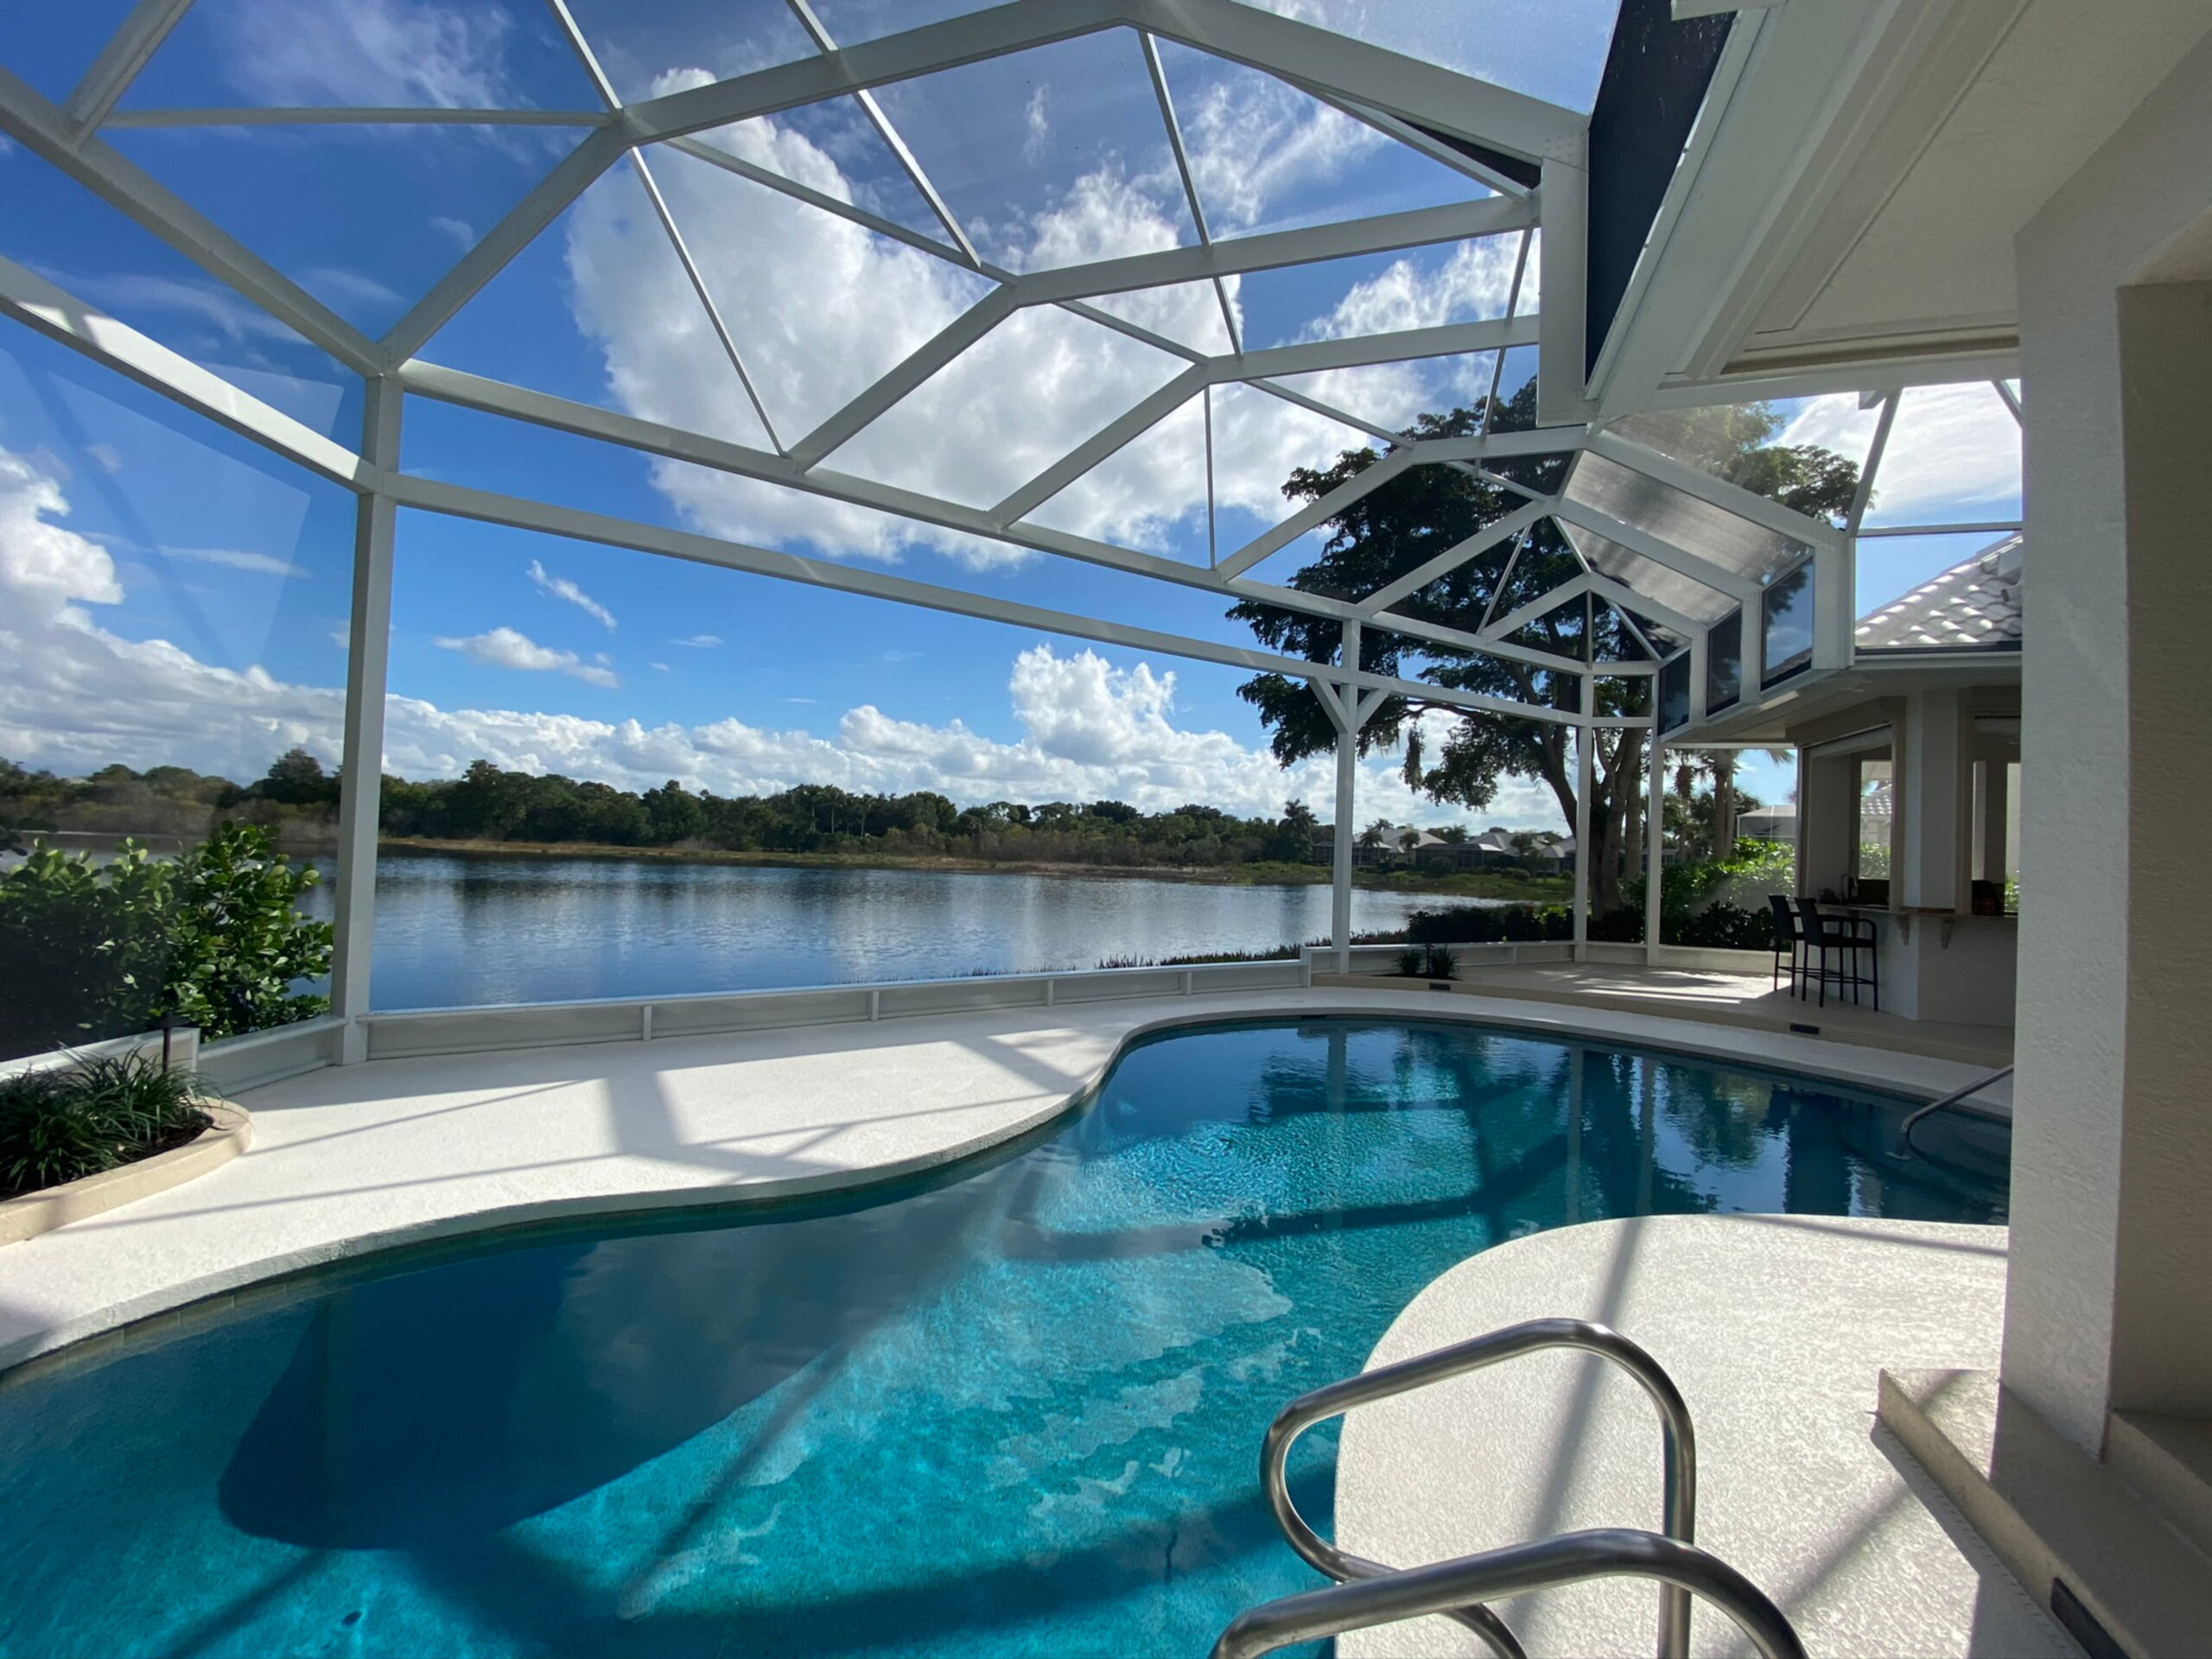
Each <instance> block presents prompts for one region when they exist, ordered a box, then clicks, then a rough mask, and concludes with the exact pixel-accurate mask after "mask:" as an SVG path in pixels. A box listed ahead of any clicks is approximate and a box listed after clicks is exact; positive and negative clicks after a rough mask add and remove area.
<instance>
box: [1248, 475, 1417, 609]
mask: <svg viewBox="0 0 2212 1659" xmlns="http://www.w3.org/2000/svg"><path fill="white" fill-rule="evenodd" d="M1413 462H1414V455H1413V451H1412V450H1410V449H1393V450H1392V451H1391V452H1390V453H1389V454H1387V455H1385V456H1383V458H1382V459H1381V460H1380V461H1376V463H1375V464H1374V465H1373V466H1371V467H1363V468H1361V469H1360V470H1359V471H1358V472H1357V473H1355V474H1352V475H1351V477H1350V478H1348V479H1346V480H1344V482H1343V483H1341V484H1339V485H1338V486H1337V487H1336V488H1335V489H1333V490H1331V491H1329V492H1328V493H1325V494H1324V495H1321V496H1318V497H1316V498H1315V499H1313V500H1312V501H1309V502H1307V503H1306V505H1304V506H1302V507H1300V509H1299V510H1298V511H1297V512H1294V513H1292V514H1291V515H1290V517H1289V518H1286V519H1284V520H1283V521H1282V522H1281V524H1277V525H1276V526H1275V527H1274V529H1273V530H1268V531H1262V532H1261V533H1260V534H1259V535H1257V536H1255V537H1253V538H1252V539H1251V540H1250V541H1249V542H1247V543H1244V545H1243V546H1242V547H1240V548H1238V549H1237V550H1236V551H1235V552H1234V553H1231V554H1230V556H1228V557H1227V558H1225V559H1224V560H1222V561H1221V563H1219V565H1217V567H1216V568H1217V569H1219V570H1220V572H1221V574H1222V575H1224V576H1232V577H1233V576H1240V575H1243V574H1244V572H1245V571H1247V570H1249V569H1251V568H1252V567H1253V566H1254V565H1255V564H1257V563H1260V561H1261V560H1262V559H1264V558H1266V557H1267V556H1268V555H1269V554H1271V553H1275V552H1279V551H1280V550H1282V549H1283V548H1286V547H1288V546H1289V545H1290V544H1291V543H1293V542H1294V541H1296V540H1297V539H1298V538H1299V537H1301V536H1303V535H1304V534H1306V531H1309V530H1312V529H1314V528H1315V527H1316V526H1318V525H1319V524H1324V523H1325V522H1326V521H1328V520H1329V519H1331V518H1335V517H1336V516H1337V515H1338V513H1340V512H1343V511H1344V509H1345V508H1346V507H1348V506H1351V505H1352V504H1353V503H1354V502H1356V501H1360V500H1363V499H1365V498H1366V497H1368V496H1370V495H1371V494H1373V493H1375V492H1376V490H1379V489H1381V488H1382V487H1383V486H1384V485H1385V484H1388V483H1389V481H1390V480H1392V479H1394V478H1395V477H1396V476H1397V475H1398V474H1400V473H1402V472H1404V471H1405V470H1406V469H1407V467H1410V466H1412V465H1413Z"/></svg>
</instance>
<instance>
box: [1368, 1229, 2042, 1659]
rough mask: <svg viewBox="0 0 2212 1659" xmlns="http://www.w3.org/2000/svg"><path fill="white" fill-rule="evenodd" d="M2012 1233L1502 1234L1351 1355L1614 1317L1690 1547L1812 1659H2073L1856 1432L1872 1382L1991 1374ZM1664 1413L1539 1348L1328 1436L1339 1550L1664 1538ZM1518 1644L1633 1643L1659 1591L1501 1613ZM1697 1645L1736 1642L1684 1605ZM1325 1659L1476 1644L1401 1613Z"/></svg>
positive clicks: (1565, 1650) (1890, 1455)
mask: <svg viewBox="0 0 2212 1659" xmlns="http://www.w3.org/2000/svg"><path fill="white" fill-rule="evenodd" d="M2004 1305H2005V1230H2004V1229H2003V1228H2001V1227H1961V1226H1950V1225H1943V1224H1935V1223H1926V1222H1919V1223H1916V1222H1899V1221H1854V1220H1842V1219H1830V1218H1827V1217H1814V1216H1654V1217H1639V1218H1636V1219H1630V1220H1622V1221H1596V1222H1589V1223H1586V1224H1583V1225H1581V1226H1578V1227H1566V1228H1561V1229H1560V1230H1557V1231H1554V1232H1547V1233H1541V1234H1538V1235H1536V1236H1533V1237H1529V1238H1522V1239H1516V1240H1515V1241H1514V1242H1512V1243H1509V1244H1504V1245H1502V1246H1500V1247H1498V1248H1497V1249H1493V1250H1490V1251H1487V1252H1485V1253H1484V1254H1483V1255H1478V1256H1475V1257H1473V1258H1471V1260H1469V1261H1466V1262H1462V1263H1461V1264H1460V1265H1459V1267H1457V1268H1453V1269H1452V1271H1451V1272H1449V1273H1447V1274H1444V1275H1442V1276H1441V1277H1440V1278H1439V1279H1437V1280H1435V1281H1433V1283H1431V1284H1430V1285H1429V1287H1427V1289H1426V1290H1424V1291H1423V1292H1422V1293H1421V1294H1420V1295H1419V1296H1418V1297H1416V1298H1415V1299H1414V1301H1413V1303H1412V1304H1411V1305H1410V1306H1408V1308H1407V1309H1406V1311H1405V1312H1404V1313H1402V1314H1401V1315H1400V1316H1399V1317H1398V1319H1397V1320H1396V1321H1395V1323H1394V1324H1393V1325H1391V1327H1390V1329H1389V1332H1387V1333H1386V1334H1385V1336H1384V1338H1383V1341H1382V1343H1381V1344H1380V1345H1378V1347H1377V1348H1376V1351H1375V1355H1374V1357H1373V1358H1372V1360H1371V1361H1370V1364H1384V1363H1389V1362H1391V1361H1394V1360H1398V1359H1405V1358H1408V1357H1412V1356H1413V1355H1414V1354H1419V1353H1424V1352H1427V1351H1430V1350H1432V1349H1435V1348H1440V1347H1444V1346H1446V1344H1451V1343H1453V1342H1458V1341H1462V1340H1464V1339H1465V1338H1468V1337H1471V1336H1478V1335H1480V1334H1481V1333H1483V1332H1487V1331H1492V1330H1496V1329H1497V1328H1499V1327H1500V1326H1503V1325H1512V1324H1516V1323H1517V1322H1519V1321H1521V1320H1522V1319H1537V1318H1543V1317H1549V1316H1558V1315H1564V1316H1567V1317H1573V1318H1581V1319H1596V1320H1599V1321H1600V1322H1601V1323H1604V1324H1607V1325H1612V1326H1613V1327H1614V1328H1615V1329H1616V1330H1618V1331H1620V1332H1623V1333H1624V1334H1625V1335H1627V1336H1630V1337H1631V1338H1634V1339H1635V1340H1637V1342H1639V1343H1641V1344H1643V1346H1644V1347H1645V1348H1647V1349H1648V1350H1649V1351H1650V1352H1651V1354H1652V1355H1653V1356H1654V1357H1656V1359H1657V1360H1658V1361H1659V1363H1661V1364H1662V1365H1663V1366H1665V1367H1666V1368H1667V1370H1668V1372H1669V1374H1670V1375H1671V1376H1673V1377H1674V1379H1675V1385H1676V1386H1677V1387H1678V1388H1679V1389H1681V1392H1682V1395H1683V1397H1684V1399H1685V1400H1686V1401H1687V1402H1688V1404H1689V1408H1690V1413H1691V1416H1692V1418H1693V1420H1694V1424H1695V1427H1696V1432H1697V1443H1698V1464H1699V1491H1698V1508H1697V1541H1698V1542H1699V1543H1700V1544H1702V1545H1703V1546H1705V1547H1706V1548H1708V1549H1710V1550H1712V1551H1713V1552H1714V1553H1715V1554H1719V1556H1720V1557H1721V1558H1722V1559H1723V1560H1726V1561H1728V1562H1729V1563H1730V1564H1731V1565H1732V1566H1734V1567H1738V1569H1740V1570H1741V1571H1743V1572H1744V1573H1746V1574H1748V1575H1749V1576H1750V1578H1751V1581H1752V1582H1753V1583H1755V1584H1757V1585H1758V1586H1759V1587H1760V1588H1761V1589H1763V1590H1764V1591H1765V1592H1766V1593H1767V1594H1768V1595H1769V1596H1770V1597H1771V1598H1772V1599H1774V1600H1775V1601H1776V1602H1777V1604H1778V1605H1780V1606H1781V1608H1782V1610H1783V1612H1784V1613H1786V1614H1788V1615H1789V1618H1790V1620H1791V1622H1792V1623H1793V1624H1795V1625H1796V1628H1797V1631H1798V1634H1799V1635H1800V1636H1801V1637H1802V1638H1803V1640H1804V1643H1805V1646H1806V1649H1807V1651H1808V1653H1809V1654H1811V1655H1812V1656H1814V1659H1862V1656H1899V1659H1948V1656H1966V1655H1973V1656H1978V1659H2079V1654H2080V1650H2079V1649H2076V1648H2075V1646H2074V1644H2073V1643H2071V1642H2070V1641H2069V1640H2068V1639H2067V1638H2066V1637H2064V1636H2063V1635H2062V1634H2061V1633H2060V1632H2059V1631H2058V1630H2057V1628H2056V1626H2055V1625H2054V1624H2051V1622H2050V1619H2049V1618H2047V1617H2046V1616H2045V1615H2044V1612H2043V1611H2042V1610H2041V1609H2040V1608H2039V1607H2037V1606H2036V1605H2034V1603H2032V1602H2031V1600H2030V1599H2028V1597H2027V1595H2026V1593H2025V1592H2024V1591H2023V1590H2022V1589H2021V1588H2020V1586H2018V1584H2017V1583H2016V1582H2015V1581H2014V1580H2012V1579H2011V1578H2010V1577H2009V1576H2007V1575H2006V1573H2005V1571H2004V1569H2003V1568H2002V1567H1999V1565H1998V1564H1997V1562H1996V1560H1995V1558H1994V1557H1993V1555H1991V1554H1990V1553H1989V1552H1988V1549H1987V1548H1986V1546H1985V1545H1983V1544H1982V1542H1981V1541H1980V1539H1979V1538H1978V1537H1976V1536H1975V1535H1974V1534H1973V1533H1972V1532H1971V1531H1970V1529H1968V1528H1967V1525H1966V1522H1964V1520H1963V1519H1962V1518H1961V1517H1960V1516H1959V1515H1958V1513H1957V1511H1956V1510H1955V1509H1954V1508H1953V1507H1952V1506H1951V1505H1950V1504H1949V1503H1948V1501H1947V1500H1945V1499H1944V1498H1943V1497H1942V1495H1941V1494H1940V1493H1939V1492H1937V1491H1936V1489H1935V1487H1934V1486H1933V1485H1932V1484H1930V1483H1929V1481H1928V1480H1927V1478H1926V1477H1925V1476H1924V1475H1923V1474H1922V1473H1921V1472H1920V1470H1919V1466H1918V1465H1916V1464H1915V1463H1914V1462H1913V1461H1912V1459H1911V1458H1910V1454H1908V1453H1906V1452H1904V1450H1903V1449H1902V1448H1901V1447H1900V1446H1897V1443H1896V1442H1895V1441H1894V1440H1891V1437H1890V1436H1889V1434H1888V1433H1887V1431H1885V1430H1878V1429H1877V1428H1876V1427H1875V1419H1874V1408H1875V1393H1876V1389H1875V1375H1876V1372H1877V1370H1878V1369H1879V1368H1881V1367H1884V1366H1888V1367H1891V1368H1897V1367H1907V1366H1921V1365H1929V1366H1945V1367H1948V1366H1961V1367H1968V1368H1974V1369H1980V1370H1993V1369H1994V1368H1995V1366H1996V1363H1997V1357H1998V1346H1999V1338H2000V1335H2001V1329H2002V1325H2003V1321H2004ZM1659 1452H1660V1439H1659V1429H1658V1422H1657V1418H1656V1414H1655V1413H1654V1411H1653V1409H1652V1408H1651V1406H1650V1404H1649V1402H1648V1401H1647V1400H1646V1399H1645V1398H1644V1395H1643V1392H1642V1390H1641V1389H1638V1388H1637V1385H1636V1384H1635V1383H1632V1382H1630V1381H1629V1380H1628V1378H1627V1377H1626V1376H1624V1375H1622V1374H1621V1373H1620V1372H1618V1370H1614V1369H1613V1368H1612V1367H1611V1366H1610V1365H1608V1364H1607V1363H1605V1362H1604V1361H1602V1360H1599V1359H1596V1358H1592V1357H1587V1356H1582V1355H1571V1354H1565V1353H1555V1354H1539V1355H1533V1356H1530V1357H1528V1358H1524V1359H1521V1360H1517V1361H1515V1362H1512V1363H1510V1364H1507V1365H1503V1366H1498V1367H1496V1368H1494V1369H1492V1370H1487V1371H1482V1372H1478V1373H1475V1374H1473V1375H1471V1376H1465V1377H1459V1378H1455V1379H1453V1380H1452V1382H1449V1383H1440V1384H1437V1385H1436V1386H1434V1387H1433V1388H1430V1389H1424V1390H1421V1392H1420V1393H1418V1394H1415V1395H1408V1396H1404V1397H1402V1398H1401V1399H1398V1400H1395V1401H1388V1402H1383V1403H1380V1404H1377V1405H1374V1406H1369V1407H1365V1408H1362V1409H1360V1410H1358V1411H1356V1412H1354V1413H1353V1414H1351V1417H1350V1418H1349V1419H1348V1420H1347V1421H1346V1424H1345V1427H1344V1440H1343V1442H1342V1445H1341V1447H1340V1449H1339V1452H1338V1481H1337V1523H1338V1533H1339V1536H1340V1538H1341V1540H1342V1541H1343V1542H1344V1544H1345V1545H1346V1546H1347V1547H1348V1548H1351V1549H1353V1550H1355V1551H1356V1552H1357V1553H1358V1554H1363V1555H1366V1556H1368V1557H1370V1559H1373V1560H1382V1561H1388V1562H1389V1563H1391V1564H1392V1565H1394V1566H1405V1567H1410V1566H1414V1565H1416V1564H1418V1563H1421V1562H1425V1561H1433V1560H1446V1559H1448V1558H1450V1557H1452V1556H1455V1555H1463V1554H1471V1553H1472V1552H1474V1551H1476V1550H1478V1549H1486V1548H1494V1547H1496V1546H1498V1545H1502V1544H1507V1543H1516V1542H1521V1541H1526V1540H1529V1539H1532V1538H1541V1537H1545V1536H1548V1535H1551V1534H1554V1533H1558V1532H1563V1531H1567V1530H1571V1529H1578V1528H1583V1527H1595V1526H1632V1527H1644V1528H1649V1529H1654V1530H1656V1529H1657V1528H1658V1526H1659V1524H1660V1462H1659ZM1499 1611H1501V1612H1502V1613H1503V1615H1504V1616H1505V1618H1506V1621H1507V1623H1508V1624H1510V1625H1511V1626H1512V1627H1513V1630H1514V1631H1515V1633H1516V1635H1518V1636H1519V1637H1521V1638H1522V1642H1523V1643H1525V1644H1526V1646H1527V1647H1528V1649H1529V1652H1530V1653H1532V1654H1574V1655H1578V1656H1592V1659H1595V1656H1603V1655H1616V1654H1618V1655H1624V1656H1634V1659H1643V1656H1647V1655H1649V1653H1650V1652H1651V1651H1652V1645H1653V1641H1654V1638H1655V1634H1656V1618H1657V1612H1658V1590H1657V1587H1656V1586H1654V1585H1651V1584H1649V1583H1648V1582H1646V1581H1643V1580H1611V1581H1610V1582H1606V1583H1601V1584H1590V1585H1577V1586H1571V1587H1569V1588H1566V1589H1561V1590H1554V1591H1548V1592H1541V1593H1540V1594H1537V1595H1534V1596H1527V1597H1520V1598H1516V1599H1513V1600H1510V1601H1506V1602H1502V1603H1500V1604H1499ZM1691 1646H1692V1651H1693V1652H1694V1653H1696V1654H1699V1655H1719V1654H1740V1653H1747V1652H1749V1651H1750V1648H1749V1646H1748V1644H1747V1643H1745V1641H1744V1640H1743V1638H1742V1637H1740V1636H1738V1634H1737V1632H1736V1630H1735V1628H1734V1626H1733V1625H1732V1624H1730V1623H1729V1622H1728V1619H1727V1618H1726V1615H1725V1614H1722V1613H1721V1612H1719V1611H1718V1610H1716V1609H1714V1608H1713V1607H1711V1606H1709V1605H1700V1607H1699V1608H1698V1609H1697V1611H1696V1612H1695V1614H1694V1624H1693V1627H1692V1643H1691ZM1340 1650H1341V1651H1342V1652H1343V1653H1344V1655H1345V1656H1346V1659H1374V1656H1380V1655H1421V1656H1424V1659H1427V1656H1434V1655H1443V1654H1459V1653H1479V1652H1482V1651H1484V1649H1481V1648H1480V1647H1478V1646H1477V1645H1476V1644H1475V1642H1474V1638H1473V1637H1471V1635H1469V1634H1468V1633H1466V1632H1465V1631H1462V1630H1459V1629H1457V1628H1456V1627H1455V1626H1452V1625H1450V1624H1444V1623H1442V1622H1441V1621H1439V1620H1420V1621H1416V1622H1413V1623H1408V1624H1399V1625H1395V1626H1393V1627H1390V1628H1389V1629H1387V1630H1368V1631H1362V1632H1358V1633H1357V1634H1354V1635H1351V1636H1348V1637H1344V1638H1343V1640H1342V1642H1341V1644H1340Z"/></svg>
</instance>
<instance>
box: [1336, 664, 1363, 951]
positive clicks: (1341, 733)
mask: <svg viewBox="0 0 2212 1659" xmlns="http://www.w3.org/2000/svg"><path fill="white" fill-rule="evenodd" d="M1347 626H1349V625H1347ZM1344 695H1345V696H1347V697H1356V696H1358V695H1359V694H1358V693H1357V691H1355V690H1352V688H1351V687H1350V686H1346V687H1344ZM1358 781H1359V733H1358V731H1357V728H1354V727H1352V726H1351V724H1350V723H1349V722H1344V721H1339V722H1338V727H1337V819H1336V832H1335V833H1334V834H1333V835H1332V836H1330V838H1329V839H1330V846H1329V854H1330V859H1331V866H1330V871H1329V885H1330V889H1331V891H1330V894H1329V943H1330V944H1332V945H1334V946H1335V947H1336V951H1337V971H1338V973H1340V974H1348V973H1350V972H1351V851H1352V847H1351V838H1352V825H1353V824H1354V823H1356V822H1357V820H1356V819H1355V818H1354V817H1353V816H1352V815H1353V811H1354V803H1353V797H1354V795H1355V794H1356V793H1357V787H1358Z"/></svg>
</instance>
